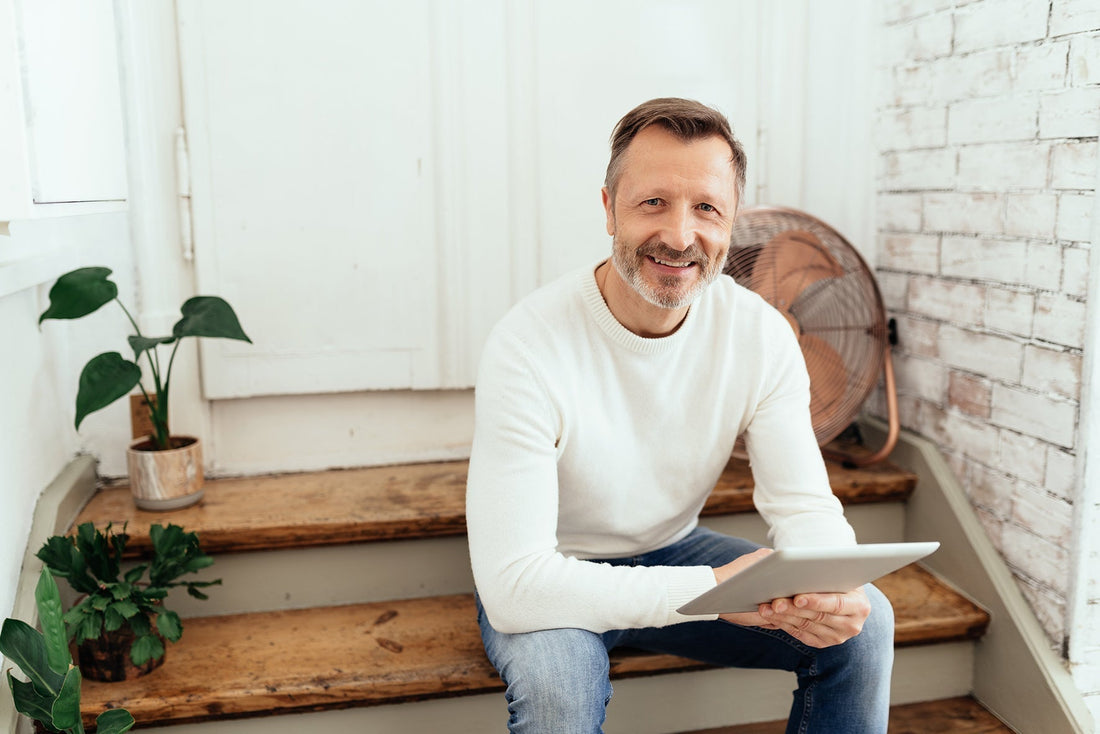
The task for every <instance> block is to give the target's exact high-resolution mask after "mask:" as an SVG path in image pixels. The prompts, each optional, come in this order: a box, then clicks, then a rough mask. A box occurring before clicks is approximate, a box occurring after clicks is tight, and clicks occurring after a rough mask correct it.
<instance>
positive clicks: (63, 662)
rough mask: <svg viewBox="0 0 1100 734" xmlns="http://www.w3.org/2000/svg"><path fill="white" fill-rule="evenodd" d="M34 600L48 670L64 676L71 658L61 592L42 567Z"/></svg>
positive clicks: (46, 570)
mask: <svg viewBox="0 0 1100 734" xmlns="http://www.w3.org/2000/svg"><path fill="white" fill-rule="evenodd" d="M34 599H35V602H36V603H37V605H38V621H39V623H40V624H41V625H42V637H43V638H44V639H45V642H46V659H47V660H48V661H49V664H50V670H52V671H53V672H55V673H57V674H58V675H65V674H66V673H67V672H68V670H69V666H70V665H71V664H72V662H73V658H72V655H71V654H70V653H69V636H68V635H67V634H65V622H64V619H63V610H62V608H61V592H60V591H58V589H57V582H56V581H54V580H53V574H51V573H50V570H49V569H48V568H46V567H44V566H43V568H42V573H41V574H40V575H39V576H38V585H37V586H36V587H35V589H34Z"/></svg>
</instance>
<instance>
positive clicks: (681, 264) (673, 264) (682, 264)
mask: <svg viewBox="0 0 1100 734" xmlns="http://www.w3.org/2000/svg"><path fill="white" fill-rule="evenodd" d="M653 261H654V262H657V263H660V264H661V265H668V266H669V267H670V268H686V267H687V266H689V265H691V264H692V263H691V261H690V260H675V261H669V260H661V259H660V258H656V257H655V258H653Z"/></svg>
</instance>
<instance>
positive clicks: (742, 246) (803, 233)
mask: <svg viewBox="0 0 1100 734" xmlns="http://www.w3.org/2000/svg"><path fill="white" fill-rule="evenodd" d="M723 270H724V272H725V273H726V274H727V275H729V276H730V277H732V278H733V279H734V281H736V282H737V283H738V284H740V285H742V286H744V287H746V288H748V289H750V290H752V291H754V292H756V293H758V294H760V295H761V296H762V297H764V299H765V300H766V301H768V302H769V303H770V304H771V305H772V306H774V307H775V308H777V309H778V310H779V311H780V312H781V313H782V314H783V315H784V316H785V317H786V318H787V320H788V322H790V324H791V327H792V328H793V329H794V331H795V334H796V335H797V336H798V341H799V345H800V347H801V348H802V353H803V356H804V358H805V360H806V367H807V370H808V372H809V373H810V411H811V414H812V419H813V424H814V434H815V435H816V437H817V441H818V444H819V445H824V444H826V443H828V442H829V441H831V440H832V439H834V438H836V436H837V435H839V434H840V433H841V432H842V431H843V430H844V429H845V428H846V427H847V426H848V425H849V424H850V423H851V422H852V420H854V419H855V417H856V416H857V415H858V413H859V411H860V409H861V408H862V406H863V403H864V402H865V401H866V400H867V398H868V396H869V395H870V394H871V391H872V390H874V388H875V385H876V384H877V382H878V378H879V375H880V374H881V372H882V367H883V360H884V358H885V348H886V344H887V326H886V314H885V310H884V308H883V305H882V296H881V294H880V293H879V290H878V286H877V284H876V283H875V279H874V277H873V275H872V274H871V271H870V269H869V268H868V267H867V264H866V263H865V262H864V261H863V258H862V257H860V255H859V253H858V252H857V251H856V250H855V248H854V247H852V245H851V244H850V243H849V242H848V241H847V240H846V239H845V238H844V237H843V236H841V235H840V234H839V233H838V232H837V231H836V230H834V229H833V228H832V227H830V226H829V225H827V224H825V223H824V222H822V221H821V220H819V219H816V218H814V217H812V216H810V215H808V214H805V213H803V212H799V211H796V210H793V209H784V208H779V207H754V208H751V209H746V210H744V211H743V212H741V214H740V215H739V216H738V217H737V220H736V221H735V223H734V228H733V235H732V237H731V244H730V251H729V255H728V257H727V259H726V264H725V267H724V269H723Z"/></svg>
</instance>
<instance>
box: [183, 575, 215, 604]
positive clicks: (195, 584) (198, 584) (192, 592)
mask: <svg viewBox="0 0 1100 734" xmlns="http://www.w3.org/2000/svg"><path fill="white" fill-rule="evenodd" d="M221 585H222V580H221V579H214V580H213V581H188V582H187V583H186V584H185V586H187V594H188V595H189V596H193V597H195V598H196V599H204V600H205V599H209V598H210V597H209V596H207V595H206V594H204V593H202V592H201V591H199V589H200V588H206V587H207V586H221Z"/></svg>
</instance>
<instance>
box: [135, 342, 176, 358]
mask: <svg viewBox="0 0 1100 734" xmlns="http://www.w3.org/2000/svg"><path fill="white" fill-rule="evenodd" d="M126 341H128V342H130V349H133V350H134V361H135V362H137V361H138V360H139V359H141V354H142V352H145V351H147V350H149V349H152V348H153V347H156V346H158V345H160V344H171V343H172V342H174V341H176V337H174V336H128V337H126Z"/></svg>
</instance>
